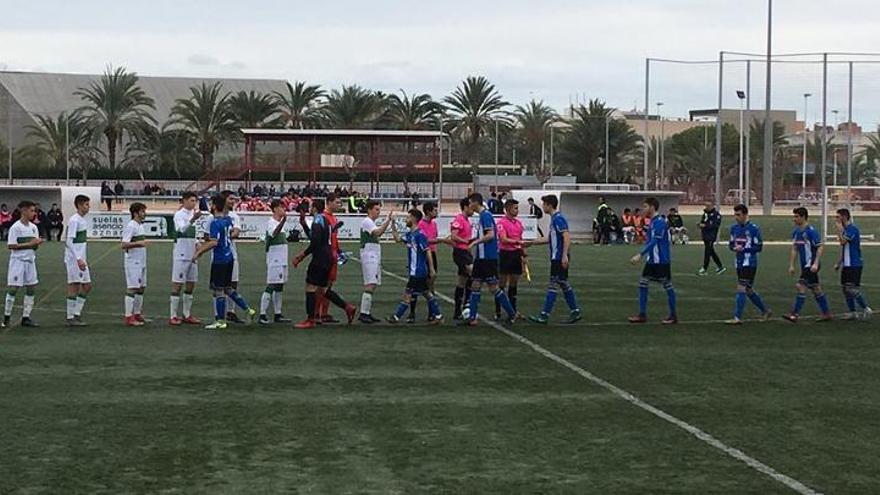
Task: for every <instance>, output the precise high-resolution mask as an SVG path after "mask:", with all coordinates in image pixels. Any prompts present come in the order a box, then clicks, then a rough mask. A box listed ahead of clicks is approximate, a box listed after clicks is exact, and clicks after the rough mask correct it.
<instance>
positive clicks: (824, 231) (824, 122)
mask: <svg viewBox="0 0 880 495" xmlns="http://www.w3.org/2000/svg"><path fill="white" fill-rule="evenodd" d="M821 136H822V168H821V171H820V172H819V177H820V180H821V182H819V184H820V186H819V193H820V194H821V195H822V196H821V198H822V239H825V236H826V235H827V234H828V201H826V200H827V198H826V197H825V170H826V169H827V164H828V54H827V53H823V54H822V134H821Z"/></svg>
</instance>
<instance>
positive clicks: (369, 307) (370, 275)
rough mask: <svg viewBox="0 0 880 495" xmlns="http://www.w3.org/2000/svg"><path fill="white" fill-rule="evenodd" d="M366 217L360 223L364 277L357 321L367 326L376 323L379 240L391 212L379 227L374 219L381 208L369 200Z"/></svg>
mask: <svg viewBox="0 0 880 495" xmlns="http://www.w3.org/2000/svg"><path fill="white" fill-rule="evenodd" d="M365 207H366V210H367V216H366V218H364V219H363V220H362V221H361V270H362V271H363V275H364V293H363V294H361V314H360V316H358V321H359V322H361V323H366V324H367V325H369V324H372V323H376V322H378V321H381V320H379V319H378V318H374V317H373V314H372V312H373V293H375V292H376V289H377V288H378V287H379V286H380V285H382V247H381V246H380V245H379V240H380V239H381V238H382V235H383V234H385V231H386V230H388V226H389V225H391V222H392V221H393V220H392V218H391V217H392V215H393V214H394V212H393V211H388V218H387V219H386V220H385V223H383V224H382V226H381V227H379V226H377V225H376V219H378V218H379V215H380V214H381V209H382V206H381V204H380V203H379V202H378V201H375V200H372V199H371V200H369V201H367V204H366V205H365Z"/></svg>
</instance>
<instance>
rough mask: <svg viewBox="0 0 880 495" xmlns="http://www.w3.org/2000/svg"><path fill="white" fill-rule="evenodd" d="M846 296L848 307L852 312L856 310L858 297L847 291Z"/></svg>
mask: <svg viewBox="0 0 880 495" xmlns="http://www.w3.org/2000/svg"><path fill="white" fill-rule="evenodd" d="M845 296H846V307H847V308H848V309H849V310H850V312H852V311H855V310H856V299H855V298H854V297H853V296H851V295H850V294H849V292H847V293H846V294H845Z"/></svg>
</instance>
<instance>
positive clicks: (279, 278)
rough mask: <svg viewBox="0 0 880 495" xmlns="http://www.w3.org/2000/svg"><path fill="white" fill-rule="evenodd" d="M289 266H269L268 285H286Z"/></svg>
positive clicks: (267, 268)
mask: <svg viewBox="0 0 880 495" xmlns="http://www.w3.org/2000/svg"><path fill="white" fill-rule="evenodd" d="M287 272H288V270H287V265H269V266H267V267H266V283H267V284H286V283H287Z"/></svg>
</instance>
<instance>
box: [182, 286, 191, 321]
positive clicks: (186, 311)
mask: <svg viewBox="0 0 880 495" xmlns="http://www.w3.org/2000/svg"><path fill="white" fill-rule="evenodd" d="M192 307H193V295H192V294H187V293H186V292H184V293H183V317H184V318H189V317H190V315H191V314H192Z"/></svg>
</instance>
